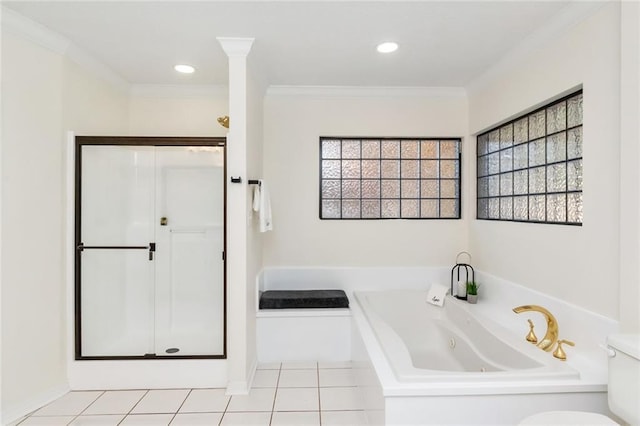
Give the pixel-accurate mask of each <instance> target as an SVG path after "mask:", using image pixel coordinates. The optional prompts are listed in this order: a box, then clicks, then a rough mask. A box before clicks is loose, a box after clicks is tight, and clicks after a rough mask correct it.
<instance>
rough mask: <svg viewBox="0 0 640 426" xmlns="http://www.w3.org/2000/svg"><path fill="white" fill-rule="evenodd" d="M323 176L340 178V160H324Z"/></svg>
mask: <svg viewBox="0 0 640 426" xmlns="http://www.w3.org/2000/svg"><path fill="white" fill-rule="evenodd" d="M322 177H323V178H338V179H339V178H340V160H322Z"/></svg>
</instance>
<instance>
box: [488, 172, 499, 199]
mask: <svg viewBox="0 0 640 426" xmlns="http://www.w3.org/2000/svg"><path fill="white" fill-rule="evenodd" d="M498 195H500V176H499V175H495V176H489V197H496V196H498Z"/></svg>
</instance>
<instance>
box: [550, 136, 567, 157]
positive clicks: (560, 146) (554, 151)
mask: <svg viewBox="0 0 640 426" xmlns="http://www.w3.org/2000/svg"><path fill="white" fill-rule="evenodd" d="M566 137H567V134H566V133H565V132H561V133H556V134H555V135H552V136H549V137H547V162H548V163H555V162H556V161H564V160H566V159H567V144H566Z"/></svg>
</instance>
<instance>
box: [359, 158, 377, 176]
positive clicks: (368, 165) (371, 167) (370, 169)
mask: <svg viewBox="0 0 640 426" xmlns="http://www.w3.org/2000/svg"><path fill="white" fill-rule="evenodd" d="M362 177H363V178H365V179H367V178H368V179H376V178H379V177H380V161H378V160H362Z"/></svg>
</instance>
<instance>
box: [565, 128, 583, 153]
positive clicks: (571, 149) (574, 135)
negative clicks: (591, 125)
mask: <svg viewBox="0 0 640 426" xmlns="http://www.w3.org/2000/svg"><path fill="white" fill-rule="evenodd" d="M581 157H582V127H577V128H575V129H571V130H569V131H568V132H567V158H568V159H569V160H571V159H573V158H581Z"/></svg>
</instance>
